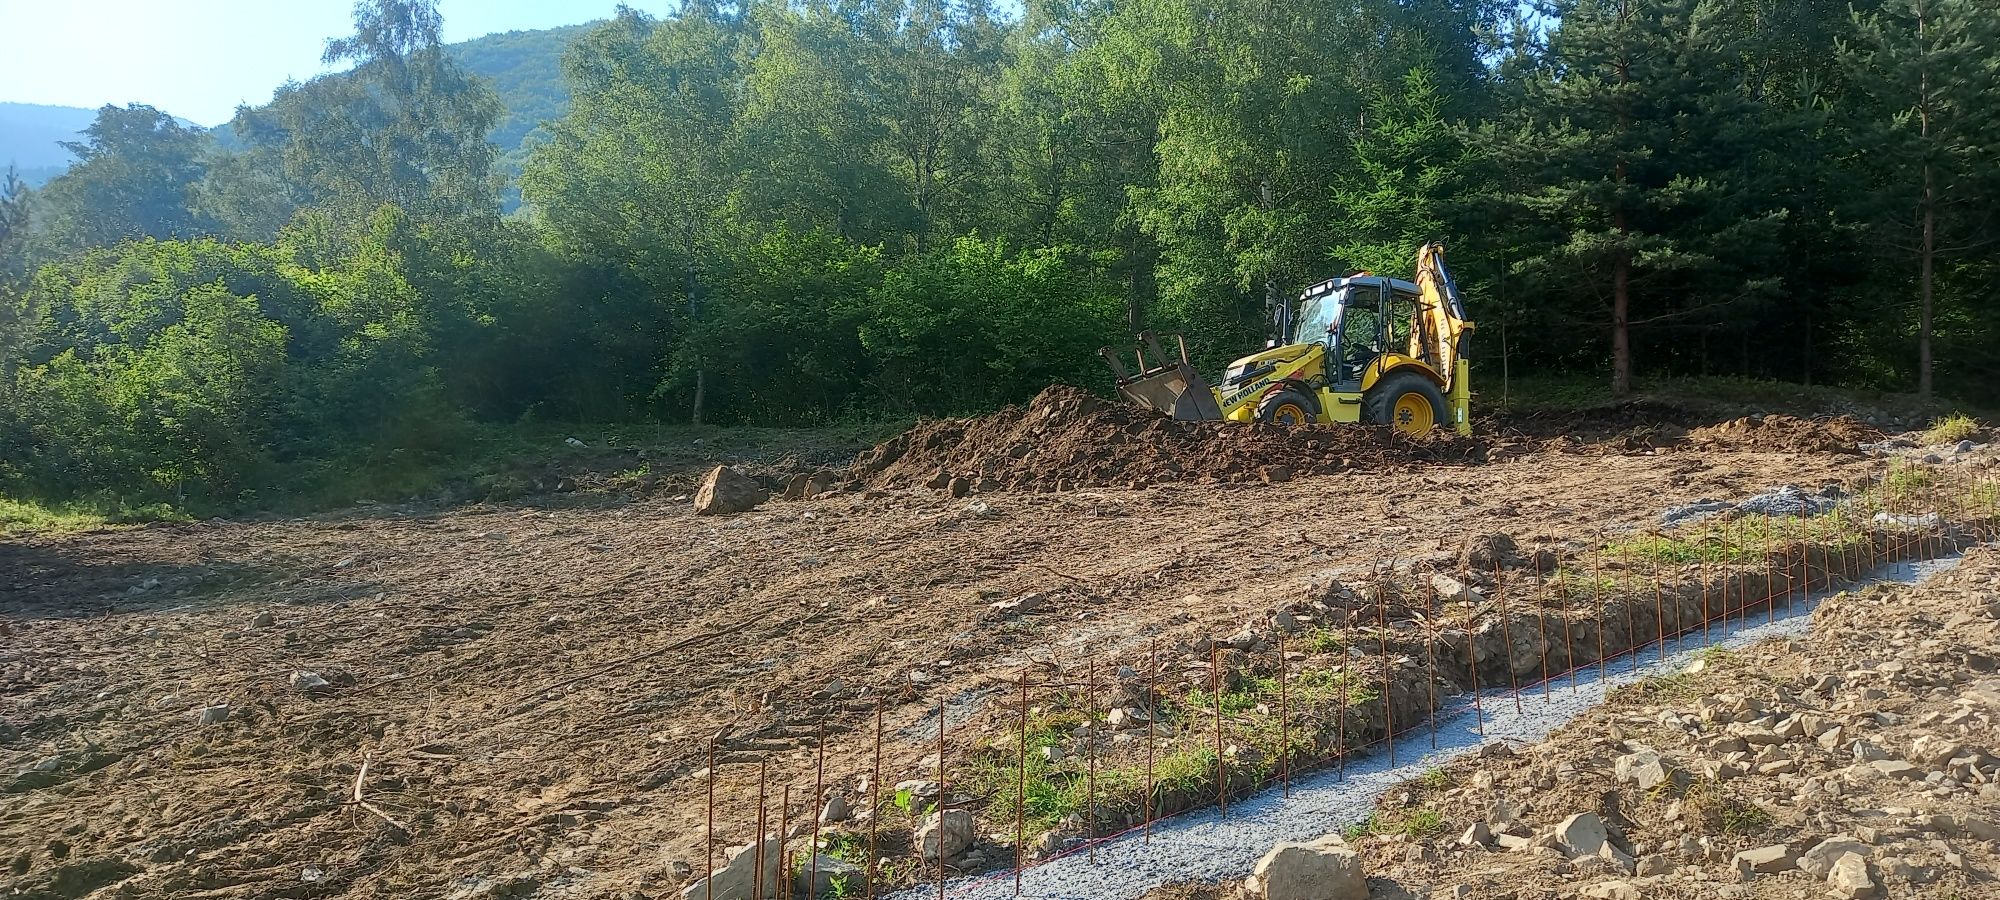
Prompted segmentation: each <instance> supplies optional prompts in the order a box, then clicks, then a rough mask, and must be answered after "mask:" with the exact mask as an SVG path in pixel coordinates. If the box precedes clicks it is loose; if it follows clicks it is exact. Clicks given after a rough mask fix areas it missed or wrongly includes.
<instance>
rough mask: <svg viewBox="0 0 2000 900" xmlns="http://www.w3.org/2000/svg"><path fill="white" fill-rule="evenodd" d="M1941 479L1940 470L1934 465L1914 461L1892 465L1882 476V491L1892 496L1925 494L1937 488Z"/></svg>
mask: <svg viewBox="0 0 2000 900" xmlns="http://www.w3.org/2000/svg"><path fill="white" fill-rule="evenodd" d="M1939 480H1940V479H1939V476H1938V470H1937V469H1936V468H1935V467H1933V466H1926V465H1916V464H1914V463H1902V464H1898V465H1892V466H1890V467H1889V471H1888V473H1887V474H1885V475H1883V476H1882V492H1883V493H1886V494H1888V495H1889V496H1890V497H1892V498H1896V497H1909V496H1912V495H1917V494H1925V493H1929V492H1930V491H1932V490H1935V489H1936V488H1937V486H1938V483H1939Z"/></svg>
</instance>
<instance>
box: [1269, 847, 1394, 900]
mask: <svg viewBox="0 0 2000 900" xmlns="http://www.w3.org/2000/svg"><path fill="white" fill-rule="evenodd" d="M1251 885H1254V887H1252V890H1253V891H1254V892H1255V893H1257V894H1258V895H1259V896H1261V897H1263V898H1264V900H1367V898H1368V880H1367V879H1365V878H1363V877H1362V876H1361V857H1360V856H1358V855H1356V854H1355V852H1354V851H1352V850H1349V849H1347V846H1346V845H1345V844H1343V843H1342V842H1341V841H1340V839H1339V838H1338V837H1333V838H1325V839H1322V840H1319V841H1315V842H1313V843H1310V844H1279V845H1278V846H1276V847H1272V848H1271V852H1269V853H1266V854H1264V858H1263V859H1260V860H1258V861H1257V868H1256V870H1255V871H1254V872H1253V873H1252V874H1251V876H1250V882H1249V884H1248V885H1246V886H1251Z"/></svg>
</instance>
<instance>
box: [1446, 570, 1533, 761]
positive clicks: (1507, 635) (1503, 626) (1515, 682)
mask: <svg viewBox="0 0 2000 900" xmlns="http://www.w3.org/2000/svg"><path fill="white" fill-rule="evenodd" d="M1493 597H1494V599H1495V600H1496V601H1498V602H1499V604H1500V645H1501V647H1502V648H1503V650H1504V651H1505V652H1504V653H1503V654H1502V656H1501V661H1502V662H1504V663H1506V665H1507V692H1508V693H1510V694H1513V695H1514V711H1515V712H1517V713H1518V712H1524V711H1525V710H1523V709H1522V707H1521V680H1520V678H1519V677H1517V676H1516V675H1515V674H1514V626H1513V624H1512V623H1511V622H1509V621H1508V619H1509V616H1508V615H1507V585H1506V583H1505V582H1503V581H1501V580H1500V560H1498V559H1495V560H1493ZM1468 633H1469V632H1468ZM1467 640H1468V643H1469V642H1470V638H1468V639H1467ZM1473 656H1474V657H1475V658H1476V657H1477V656H1478V652H1477V651H1474V652H1473ZM1475 665H1476V663H1475ZM1431 716H1432V717H1433V718H1435V717H1436V716H1437V713H1436V712H1435V711H1433V712H1432V713H1431ZM1434 730H1435V729H1434Z"/></svg>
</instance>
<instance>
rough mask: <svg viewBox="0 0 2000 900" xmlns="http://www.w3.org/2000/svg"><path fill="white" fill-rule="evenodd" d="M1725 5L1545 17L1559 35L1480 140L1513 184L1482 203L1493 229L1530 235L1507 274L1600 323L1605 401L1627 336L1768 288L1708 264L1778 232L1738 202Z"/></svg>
mask: <svg viewBox="0 0 2000 900" xmlns="http://www.w3.org/2000/svg"><path fill="white" fill-rule="evenodd" d="M1732 6H1733V4H1731V3H1729V2H1714V0H1568V2H1563V3H1558V4H1554V5H1552V6H1549V7H1547V8H1546V9H1545V10H1544V11H1545V13H1546V14H1548V15H1550V16H1553V17H1556V18H1558V19H1559V20H1560V25H1559V26H1557V28H1556V29H1555V31H1554V33H1553V34H1551V35H1550V37H1549V43H1548V46H1547V48H1546V50H1545V51H1544V52H1543V53H1542V54H1541V56H1540V58H1539V59H1538V61H1537V64H1536V65H1535V66H1534V67H1533V69H1532V70H1531V71H1529V72H1528V73H1526V74H1525V76H1524V80H1523V82H1522V83H1521V84H1520V85H1518V90H1519V100H1518V101H1517V105H1516V107H1515V108H1514V109H1512V110H1511V111H1510V113H1509V114H1508V115H1507V116H1505V117H1503V118H1502V119H1501V121H1500V122H1499V123H1498V124H1496V125H1495V126H1492V127H1489V128H1488V129H1486V130H1485V131H1484V132H1483V138H1484V141H1483V142H1484V143H1485V144H1486V145H1487V146H1488V147H1489V148H1490V149H1491V151H1492V153H1493V154H1494V157H1495V159H1496V161H1497V163H1498V164H1499V165H1500V166H1501V167H1502V168H1503V169H1504V170H1506V172H1507V173H1508V176H1509V180H1508V183H1509V184H1511V185H1513V186H1512V187H1510V188H1506V189H1503V190H1502V191H1500V192H1498V193H1497V195H1496V196H1494V197H1492V198H1490V199H1491V200H1493V201H1496V205H1497V206H1498V207H1499V208H1500V209H1502V210H1504V212H1503V213H1502V214H1501V216H1500V219H1499V221H1500V222H1502V223H1507V224H1508V225H1509V226H1510V227H1512V228H1515V229H1517V230H1520V231H1522V232H1524V233H1527V234H1529V235H1530V236H1529V237H1527V238H1526V239H1524V240H1521V241H1520V243H1521V244H1523V245H1524V246H1525V247H1527V248H1528V249H1527V252H1526V253H1525V255H1524V256H1523V258H1521V259H1519V260H1518V261H1516V262H1514V263H1512V268H1513V269H1514V270H1515V271H1516V272H1518V273H1520V274H1523V275H1526V276H1528V278H1529V280H1530V281H1531V283H1533V284H1537V285H1539V286H1540V287H1541V288H1542V289H1543V292H1542V293H1543V296H1544V297H1546V298H1548V299H1550V300H1555V299H1557V298H1563V299H1567V300H1568V301H1569V303H1570V304H1571V306H1570V307H1569V308H1570V309H1572V310H1573V311H1574V314H1575V316H1576V317H1577V318H1581V319H1584V320H1586V321H1590V320H1596V321H1603V319H1599V318H1598V317H1599V316H1600V315H1602V314H1603V313H1608V314H1609V315H1608V320H1609V321H1608V324H1609V336H1610V356H1611V388H1612V391H1613V393H1614V394H1620V395H1622V394H1626V393H1629V392H1630V391H1631V389H1632V374H1633V349H1632V330H1633V326H1634V325H1645V324H1655V323H1670V322H1680V321H1686V320H1688V319H1690V318H1695V317H1700V316H1713V315H1716V314H1717V313H1718V310H1720V309H1723V308H1726V307H1728V306H1730V305H1732V304H1740V303H1744V302H1747V301H1750V300H1753V299H1756V298H1758V297H1761V296H1763V295H1765V294H1767V293H1768V292H1769V291H1771V290H1772V288H1773V281H1772V279H1771V278H1770V277H1769V274H1768V273H1766V272H1759V271H1756V270H1754V269H1738V268H1734V267H1730V266H1725V265H1721V264H1719V263H1718V260H1717V256H1718V255H1719V253H1721V251H1723V250H1724V249H1726V248H1728V247H1729V246H1731V245H1741V244H1745V243H1755V242H1757V241H1760V240H1766V239H1768V237H1769V236H1770V234H1771V233H1772V232H1773V231H1774V229H1775V226H1776V225H1777V223H1778V222H1780V221H1781V220H1782V215H1781V214H1779V213H1776V212H1774V211H1772V210H1770V209H1768V208H1764V207H1763V206H1762V205H1761V204H1760V203H1759V202H1758V201H1757V199H1756V198H1755V197H1754V195H1747V198H1746V194H1745V192H1744V190H1743V187H1744V185H1743V179H1744V178H1745V177H1746V171H1745V167H1744V166H1742V165H1740V164H1739V160H1740V158H1741V154H1742V153H1743V152H1744V151H1743V148H1741V147H1740V146H1737V145H1738V144H1740V142H1741V141H1742V140H1743V137H1742V136H1741V135H1733V134H1732V131H1733V130H1734V129H1737V128H1738V126H1739V123H1741V122H1744V121H1753V120H1755V119H1756V118H1757V116H1758V104H1757V102H1756V101H1755V100H1754V99H1753V98H1752V97H1749V96H1747V95H1746V93H1745V91H1744V90H1743V89H1742V85H1741V83H1740V81H1739V80H1737V78H1736V77H1735V73H1734V70H1733V68H1732V66H1731V65H1730V62H1731V58H1732V50H1733V49H1734V48H1733V44H1732V40H1733V38H1732V35H1731V33H1730V31H1729V30H1728V29H1727V28H1724V27H1722V24H1723V22H1724V21H1725V20H1726V19H1727V17H1728V16H1729V15H1730V13H1731V7H1732ZM1564 337H1569V335H1567V334H1565V335H1564Z"/></svg>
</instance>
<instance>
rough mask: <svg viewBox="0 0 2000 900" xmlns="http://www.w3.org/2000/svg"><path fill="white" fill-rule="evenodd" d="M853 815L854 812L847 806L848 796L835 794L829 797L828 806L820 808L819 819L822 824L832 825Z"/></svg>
mask: <svg viewBox="0 0 2000 900" xmlns="http://www.w3.org/2000/svg"><path fill="white" fill-rule="evenodd" d="M852 815H853V812H852V811H851V810H849V809H848V808H847V798H846V797H842V796H840V795H839V794H835V795H833V796H831V797H828V798H827V799H826V806H824V807H822V808H821V809H820V811H819V821H820V824H821V825H831V824H833V823H835V822H845V821H847V820H848V818H849V817H851V816H852Z"/></svg>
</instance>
